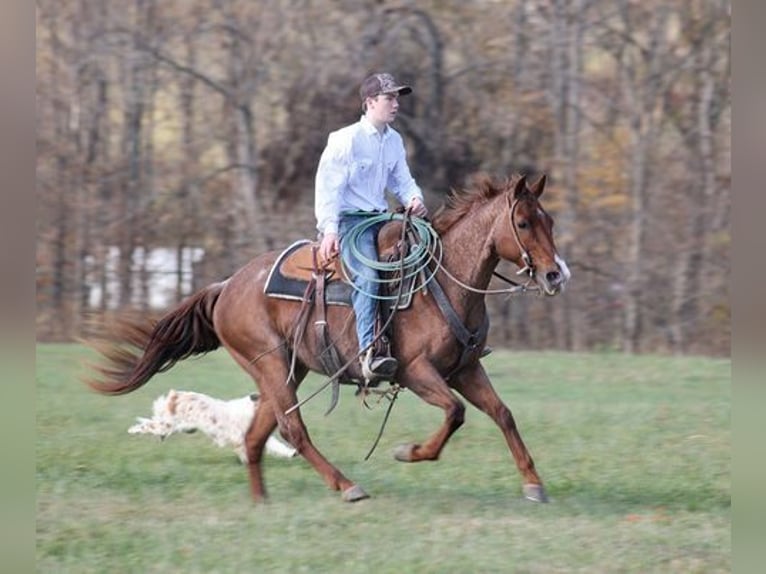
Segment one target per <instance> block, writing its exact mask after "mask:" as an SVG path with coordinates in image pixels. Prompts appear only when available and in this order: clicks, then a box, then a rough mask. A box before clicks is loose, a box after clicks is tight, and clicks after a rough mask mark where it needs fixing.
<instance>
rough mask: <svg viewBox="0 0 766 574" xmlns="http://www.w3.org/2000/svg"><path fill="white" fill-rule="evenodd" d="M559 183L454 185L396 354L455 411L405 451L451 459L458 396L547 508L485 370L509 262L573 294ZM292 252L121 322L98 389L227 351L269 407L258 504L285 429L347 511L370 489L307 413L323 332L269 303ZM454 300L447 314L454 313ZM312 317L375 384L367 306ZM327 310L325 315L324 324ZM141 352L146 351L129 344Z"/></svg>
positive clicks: (541, 288) (298, 307)
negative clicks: (362, 338) (318, 439)
mask: <svg viewBox="0 0 766 574" xmlns="http://www.w3.org/2000/svg"><path fill="white" fill-rule="evenodd" d="M545 184H546V177H545V175H542V176H540V178H539V179H538V180H537V181H536V182H534V183H529V182H528V181H527V178H526V176H524V175H520V174H514V175H512V176H510V177H507V178H505V179H504V180H503V181H496V180H494V179H492V178H490V177H489V176H484V177H481V178H476V179H475V180H474V182H473V183H472V184H471V185H469V186H467V187H466V188H465V189H462V190H452V192H451V194H450V195H449V196H448V198H447V200H446V202H445V204H444V205H443V206H442V207H441V208H440V209H439V210H438V211H437V212H436V213H435V214H434V216H433V218H432V221H431V225H432V226H433V229H434V230H435V231H436V233H437V234H438V236H439V237H440V239H441V242H442V247H443V254H442V257H441V259H440V261H439V262H438V265H436V267H435V268H434V275H433V280H432V281H431V282H430V283H429V284H428V288H427V289H426V290H425V292H424V293H418V294H417V296H416V297H414V298H413V299H412V302H411V304H410V306H409V307H408V308H406V309H402V310H399V311H397V312H396V313H395V314H394V316H393V317H392V318H391V322H390V323H391V324H390V333H391V337H390V351H391V354H392V356H394V357H395V358H396V359H397V360H398V365H399V366H398V369H397V371H396V374H395V376H394V379H395V381H396V384H398V385H399V386H400V387H401V388H403V389H409V390H410V391H411V392H413V393H414V394H415V395H417V396H418V397H420V398H421V399H423V400H424V401H425V402H426V403H428V404H430V405H433V406H436V407H439V408H441V409H442V410H443V411H444V421H443V423H442V424H441V426H440V427H439V428H438V429H437V430H436V432H434V433H433V434H432V435H430V436H429V437H428V438H426V439H425V440H424V441H422V442H411V443H408V444H403V445H400V446H398V447H396V449H395V450H394V458H395V459H396V460H398V461H401V462H409V463H415V462H420V461H433V460H437V459H438V458H439V456H440V453H441V452H442V449H443V448H444V447H445V445H446V443H447V441H448V440H449V438H450V436H451V435H452V434H453V433H454V432H455V431H456V430H457V429H458V428H459V427H460V426H461V425H462V424H463V421H464V418H465V404H464V402H463V401H462V400H460V398H458V396H457V395H456V394H455V393H454V392H453V391H456V392H457V393H459V395H461V396H462V397H463V398H464V399H466V400H467V401H468V402H469V403H471V404H472V405H473V406H475V407H476V408H478V409H479V410H480V411H483V412H484V413H486V414H487V415H488V416H489V417H491V418H492V420H493V421H494V422H495V423H496V424H497V426H498V427H499V428H500V430H501V432H502V434H503V436H504V438H505V440H506V442H507V444H508V447H509V448H510V451H511V454H512V456H513V458H514V460H515V463H516V466H517V469H518V472H519V473H520V475H521V477H522V480H523V483H522V493H523V496H524V497H525V498H527V499H529V500H531V501H535V502H546V501H547V495H546V492H545V489H544V486H543V483H542V480H541V479H540V476H539V475H538V472H537V470H536V468H535V464H534V461H533V460H532V456H531V455H530V453H529V451H528V449H527V447H526V445H525V444H524V441H523V440H522V438H521V435H520V433H519V431H518V429H517V426H516V422H515V420H514V417H513V415H512V413H511V411H510V409H509V408H508V407H507V406H506V405H505V403H504V402H503V401H502V400H501V398H500V397H499V396H498V394H497V392H496V391H495V389H494V388H493V386H492V384H491V382H490V379H489V377H488V375H487V372H486V371H485V369H484V367H483V366H482V364H481V362H480V361H479V359H480V355H481V353H482V351H483V349H484V345H485V342H486V337H487V330H488V323H489V320H488V315H487V309H486V306H485V297H486V293H488V290H487V288H488V286H489V282H490V280H491V279H492V277H493V273H494V272H495V268H496V267H497V265H498V263H499V262H500V260H501V259H502V260H507V261H510V262H512V263H514V264H516V265H517V266H518V267H520V268H521V270H522V271H524V272H526V273H527V274H528V276H529V281H528V283H529V285H531V288H533V289H535V290H537V291H538V292H539V293H540V294H543V295H545V296H554V295H556V294H558V293H560V292H561V291H562V290H563V288H564V286H565V284H566V283H567V281H568V280H569V279H570V276H571V275H570V272H569V269H568V267H567V265H566V263H565V261H564V260H563V259H562V258H561V257H560V256H559V254H558V252H557V250H556V246H555V243H554V240H553V218H552V217H551V216H550V214H549V213H548V212H547V211H546V210H545V209H544V208H543V207H542V204H541V203H540V201H539V200H540V196H541V195H542V193H543V191H544V189H545ZM400 228H401V222H395V221H394V222H391V223H388V224H386V226H384V227H383V229H382V230H381V232H380V234H379V251H380V252H381V253H382V252H385V251H386V250H390V249H391V248H392V246H393V245H394V244H395V243H396V241H397V239H398V237H399V229H400ZM279 255H280V252H277V251H274V252H269V253H265V254H262V255H259V256H256V257H254V258H253V259H251V260H250V261H249V262H248V263H247V264H245V265H244V266H243V267H242V268H240V269H239V270H237V271H236V272H235V273H234V274H233V275H231V276H230V277H228V278H227V279H226V280H224V281H221V282H217V283H213V284H211V285H208V286H207V287H204V288H202V289H201V290H199V291H198V292H196V293H195V294H193V295H190V296H189V297H187V298H186V299H185V300H183V301H182V302H180V303H179V304H178V305H177V306H176V307H175V308H173V309H172V310H170V311H169V312H167V313H166V314H165V315H164V316H162V317H161V318H160V319H159V320H158V321H152V320H149V319H145V320H141V321H136V320H133V321H127V320H126V321H117V322H115V324H113V325H112V326H111V327H109V328H108V329H107V334H106V335H105V336H104V338H103V339H102V340H101V341H96V340H91V341H90V343H91V346H93V347H95V348H96V349H97V350H99V351H100V352H101V355H102V360H103V361H105V362H102V363H101V364H99V365H94V367H95V368H96V371H97V372H98V373H99V376H98V377H97V378H92V377H91V378H87V379H85V382H86V383H87V384H88V385H89V386H90V388H92V389H93V390H95V391H97V392H99V393H102V394H106V395H121V394H125V393H129V392H132V391H135V390H136V389H138V388H140V387H141V386H143V385H144V384H145V383H147V382H148V381H149V379H150V378H151V377H152V376H153V375H155V374H156V373H158V372H162V371H166V370H167V369H169V368H171V367H172V366H173V365H174V364H176V362H178V361H181V360H183V359H186V358H188V357H190V356H193V355H199V354H204V353H207V352H209V351H212V350H214V349H217V348H219V347H220V346H223V347H225V348H226V350H227V351H228V352H229V353H230V355H231V356H232V357H233V359H234V361H236V363H237V364H238V365H239V366H240V367H241V368H242V369H243V370H244V371H246V372H247V373H248V374H249V375H250V376H251V377H252V378H253V380H254V381H255V383H256V385H257V388H258V390H259V392H260V395H261V404H260V406H259V408H258V409H257V412H256V414H255V417H254V419H253V422H252V423H251V426H250V428H249V430H248V431H247V434H246V436H245V447H246V450H247V461H248V462H247V470H248V475H249V484H250V493H251V496H252V499H253V500H254V501H255V502H256V503H258V502H262V501H265V500H266V498H267V491H266V486H265V484H264V480H263V472H262V464H261V463H262V457H263V452H264V447H265V445H266V441H267V440H268V438H269V436H270V435H271V433H272V432H273V431H274V430H275V429H276V428H278V429H279V432H280V434H281V435H282V437H283V438H284V439H285V440H286V441H287V442H289V443H290V444H291V445H292V446H293V447H294V448H295V449H296V450H297V451H298V453H300V455H301V456H303V457H304V458H305V459H306V460H307V461H308V462H309V464H311V466H312V467H313V468H314V470H315V471H316V472H317V473H319V475H320V476H321V477H322V478H323V479H324V481H325V483H326V484H327V486H328V487H329V488H330V489H332V490H334V491H340V493H341V498H342V500H343V501H346V502H356V501H358V500H362V499H365V498H368V497H369V495H368V494H367V492H365V490H364V489H363V488H362V487H361V486H359V485H358V484H356V483H355V482H353V481H352V480H350V479H349V478H347V477H346V476H345V475H344V474H343V473H342V472H341V471H340V470H339V469H338V468H336V467H335V466H334V465H333V464H332V463H331V462H330V461H328V460H327V459H326V458H325V457H324V456H323V455H322V454H321V452H320V451H319V449H318V448H317V447H316V446H315V445H314V443H313V442H312V440H311V438H310V436H309V433H308V430H307V428H306V425H305V423H304V421H303V418H302V417H301V411H300V408H299V407H300V404H299V403H298V397H297V389H298V386H299V385H300V383H301V381H302V380H303V379H304V377H305V376H306V375H307V374H308V372H309V371H314V372H318V373H323V374H325V375H331V374H332V373H329V372H326V363H323V362H322V361H321V360H320V359H321V357H320V356H319V355H320V353H321V352H322V347H321V344H320V341H319V340H318V335H317V332H316V331H312V330H311V329H306V330H305V331H304V332H303V333H302V334H301V336H300V337H295V325H296V318H297V316H298V315H299V314H300V313H301V312H302V311H305V305H303V304H302V303H301V301H294V300H285V299H279V298H274V297H269V296H268V295H267V294H265V292H264V286H265V282H266V279H267V276H269V274H270V271H271V270H272V267H273V266H274V264H275V261H277V259H278V257H279ZM445 305H446V307H445ZM308 312H309V313H310V315H309V320H312V319H313V320H315V321H316V320H318V319H317V317H320V319H321V320H322V321H326V325H327V328H328V330H329V333H330V336H331V340H332V341H333V342H334V345H335V350H336V352H337V353H338V355H339V357H340V359H341V360H342V361H345V362H346V366H347V373H346V375H347V376H348V377H349V378H351V379H352V380H360V379H361V378H362V374H361V367H360V365H359V364H358V361H355V360H354V358H355V357H356V356H357V354H358V351H357V340H356V333H355V329H353V327H352V325H353V310H352V309H350V308H349V307H344V306H327V307H326V308H323V309H319V306H316V305H315V306H313V307H312V308H310V309H309V310H308ZM320 313H321V315H320ZM126 344H130V345H132V346H134V347H137V348H138V351H135V350H131V349H128V348H126V346H125V345H126Z"/></svg>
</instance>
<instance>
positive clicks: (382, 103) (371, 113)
mask: <svg viewBox="0 0 766 574" xmlns="http://www.w3.org/2000/svg"><path fill="white" fill-rule="evenodd" d="M398 110H399V95H398V94H379V95H377V96H375V97H374V98H367V114H368V117H369V119H370V121H372V123H373V124H376V125H378V126H381V125H383V124H389V123H391V122H392V121H394V118H395V117H396V112H397V111H398Z"/></svg>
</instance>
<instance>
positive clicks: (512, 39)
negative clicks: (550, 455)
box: [36, 0, 731, 356]
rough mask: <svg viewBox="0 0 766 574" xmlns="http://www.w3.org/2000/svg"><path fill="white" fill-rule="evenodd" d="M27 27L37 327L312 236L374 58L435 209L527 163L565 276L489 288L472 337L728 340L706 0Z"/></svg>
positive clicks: (668, 344)
mask: <svg viewBox="0 0 766 574" xmlns="http://www.w3.org/2000/svg"><path fill="white" fill-rule="evenodd" d="M36 38H37V40H36V42H37V51H36V55H37V94H36V97H37V194H38V203H37V205H38V220H37V225H38V242H37V274H36V282H37V338H38V341H68V340H73V339H74V338H76V337H79V336H87V334H88V333H87V329H88V327H87V325H88V324H89V321H90V320H91V319H92V318H94V317H95V318H96V319H98V320H104V321H108V320H109V318H110V317H111V316H113V314H115V313H121V312H124V311H126V310H136V311H140V312H145V313H150V312H151V313H155V312H161V311H162V310H163V309H166V308H169V307H170V306H172V305H174V304H175V303H176V302H178V301H179V300H181V299H182V298H184V297H185V296H186V295H188V294H190V293H191V292H193V291H195V290H197V289H198V288H201V287H203V286H205V285H207V284H209V283H211V282H214V281H219V280H221V279H223V278H225V277H227V276H228V275H230V274H232V273H233V272H234V271H236V269H237V268H239V267H240V266H241V265H243V264H244V263H245V262H246V261H248V260H249V259H250V258H251V257H253V256H255V255H257V254H259V253H261V252H263V251H265V250H270V249H278V248H281V247H284V246H286V245H288V244H289V243H291V242H292V241H294V240H296V239H299V238H314V237H315V233H316V232H315V229H314V224H315V222H314V215H313V191H314V190H313V180H314V172H315V170H316V166H317V163H318V161H319V156H320V154H321V151H322V149H323V147H324V144H325V142H326V139H327V135H328V133H329V132H330V131H332V130H335V129H338V128H339V127H342V126H344V125H346V124H349V123H352V122H354V121H356V120H357V119H358V117H359V115H360V113H361V108H360V102H359V98H358V93H357V89H358V85H359V83H360V82H361V80H362V79H363V78H364V77H365V76H367V75H368V74H369V73H372V72H377V71H387V72H391V73H393V74H394V75H395V77H396V78H397V79H398V80H400V81H402V82H406V83H408V84H410V85H412V87H413V89H414V92H413V94H412V95H410V96H406V97H403V98H402V99H401V101H400V103H401V110H400V114H399V116H398V117H397V120H396V122H395V124H394V127H395V128H396V129H397V130H399V131H400V132H401V133H402V135H403V137H404V140H405V143H406V145H407V147H408V153H409V162H410V167H411V168H412V171H413V175H414V176H415V178H416V180H417V181H418V183H419V184H420V186H421V187H422V188H423V190H424V192H425V194H426V199H427V204H428V206H429V208H430V209H431V210H432V212H433V210H435V209H436V208H438V206H439V205H440V204H441V203H442V201H443V199H444V197H445V195H446V194H447V193H449V191H450V189H452V188H461V187H464V186H466V185H467V184H468V183H469V182H470V179H471V177H472V175H474V174H476V173H479V172H484V173H489V174H492V175H494V176H496V177H497V178H505V177H507V176H509V175H510V174H511V173H513V172H524V173H527V174H529V175H530V176H532V177H537V176H538V175H540V174H542V173H545V174H547V175H548V178H549V179H548V182H549V185H548V187H547V189H546V193H545V195H544V196H543V203H544V204H545V206H546V208H547V209H548V210H549V211H550V212H551V214H552V215H553V216H554V219H555V221H556V227H555V232H556V241H557V244H558V248H559V251H560V253H561V254H562V256H563V257H564V258H565V259H566V260H567V263H568V264H569V266H570V268H571V270H572V273H573V278H572V281H571V282H570V284H569V286H568V289H567V291H566V292H565V293H564V294H563V295H560V296H558V297H556V298H550V299H549V298H546V299H543V298H539V297H535V296H514V297H511V298H508V297H505V296H494V297H489V298H488V306H489V309H490V312H491V321H492V327H491V331H490V343H491V344H492V345H495V346H499V347H509V348H515V349H559V350H573V351H586V350H593V351H611V350H616V351H623V352H628V353H662V354H705V355H719V356H728V355H729V350H730V336H731V331H730V314H731V313H730V303H729V285H728V283H729V275H730V272H731V263H730V257H729V255H730V242H731V235H730V230H729V223H730V211H731V161H730V160H731V147H730V136H731V100H730V66H731V63H730V3H729V2H728V1H725V0H676V1H671V0H663V1H660V0H640V1H639V0H534V1H532V0H530V1H527V0H500V1H491V0H474V1H468V2H467V1H465V0H424V1H418V2H408V1H400V2H388V1H365V0H294V1H288V0H259V1H252V0H205V1H202V0H162V1H159V0H124V1H121V2H104V1H103V0H98V1H96V0H38V2H37V26H36ZM499 271H501V272H505V273H512V272H513V268H512V266H510V265H509V264H501V267H500V268H499ZM498 286H500V285H498Z"/></svg>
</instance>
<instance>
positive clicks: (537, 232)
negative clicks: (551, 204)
mask: <svg viewBox="0 0 766 574" xmlns="http://www.w3.org/2000/svg"><path fill="white" fill-rule="evenodd" d="M544 189H545V176H544V175H543V176H541V177H540V179H539V180H537V182H535V183H534V184H532V185H529V184H528V183H527V179H526V177H525V176H522V177H520V178H518V179H516V180H515V181H512V182H510V183H509V186H508V189H507V191H506V193H505V194H504V196H505V200H506V208H507V211H505V210H504V211H505V213H506V216H503V217H498V218H497V220H496V222H495V225H494V228H493V237H494V249H495V252H496V253H497V255H498V256H499V257H501V258H503V259H507V260H509V261H512V262H513V263H515V264H516V265H518V266H519V267H520V268H521V269H522V271H524V272H526V273H527V275H529V276H530V277H531V278H532V279H534V281H535V282H536V283H537V285H538V286H539V287H540V289H541V290H542V292H543V293H545V294H546V295H556V294H557V293H559V292H561V291H562V290H563V288H564V285H565V284H566V282H567V281H568V280H569V278H570V277H571V273H570V272H569V268H568V267H567V264H566V263H565V262H564V260H563V259H562V258H561V257H559V255H558V253H557V251H556V245H555V243H554V242H553V218H552V217H551V216H550V215H549V214H548V212H547V211H545V210H544V209H543V207H542V205H541V204H540V196H541V195H542V193H543V190H544Z"/></svg>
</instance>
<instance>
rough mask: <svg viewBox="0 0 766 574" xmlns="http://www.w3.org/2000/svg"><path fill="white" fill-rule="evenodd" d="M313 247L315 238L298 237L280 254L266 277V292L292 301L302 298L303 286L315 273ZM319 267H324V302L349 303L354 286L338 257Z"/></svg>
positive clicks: (305, 285) (332, 303) (304, 290)
mask: <svg viewBox="0 0 766 574" xmlns="http://www.w3.org/2000/svg"><path fill="white" fill-rule="evenodd" d="M312 247H316V243H315V242H312V241H309V240H308V239H300V240H298V241H296V242H295V243H293V244H292V245H290V246H289V247H288V248H287V249H285V250H284V251H283V252H282V253H281V254H280V255H279V257H278V258H277V260H276V261H275V262H274V265H273V266H272V268H271V271H270V272H269V276H268V278H267V279H266V286H265V287H264V292H265V293H266V295H268V296H269V297H275V298H277V299H289V300H292V301H303V300H304V298H305V295H306V289H307V288H308V286H309V283H310V282H311V281H312V279H314V276H315V273H316V272H315V263H314V253H312ZM318 270H321V271H323V275H324V280H325V283H326V285H325V291H324V295H325V298H324V300H325V304H327V305H345V306H348V307H350V306H351V291H352V289H353V287H351V284H350V283H349V282H348V279H347V278H346V276H345V274H344V272H343V266H342V265H341V263H340V259H339V258H336V259H333V260H332V261H329V262H326V263H324V265H321V266H320V269H318ZM318 270H317V271H318Z"/></svg>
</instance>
